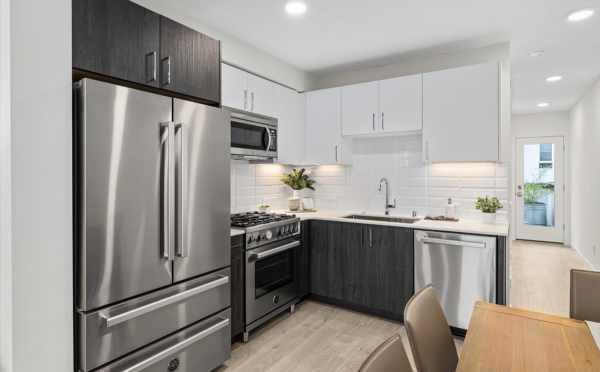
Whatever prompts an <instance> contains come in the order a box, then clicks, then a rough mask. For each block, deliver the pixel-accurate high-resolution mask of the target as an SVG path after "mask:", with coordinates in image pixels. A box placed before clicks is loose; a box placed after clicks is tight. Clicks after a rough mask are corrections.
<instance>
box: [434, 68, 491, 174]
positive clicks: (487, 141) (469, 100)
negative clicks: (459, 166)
mask: <svg viewBox="0 0 600 372" xmlns="http://www.w3.org/2000/svg"><path fill="white" fill-rule="evenodd" d="M499 77H500V75H499V65H498V63H496V62H494V63H486V64H480V65H473V66H466V67H460V68H454V69H450V70H444V71H436V72H431V73H427V74H424V75H423V152H424V160H426V161H431V162H453V161H454V162H460V161H498V160H499V141H500V139H499V130H500V129H499V126H500V110H499V103H500V100H499Z"/></svg>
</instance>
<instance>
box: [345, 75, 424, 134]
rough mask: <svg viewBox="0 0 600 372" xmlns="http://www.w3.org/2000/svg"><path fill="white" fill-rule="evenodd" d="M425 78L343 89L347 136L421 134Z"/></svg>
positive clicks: (400, 79)
mask: <svg viewBox="0 0 600 372" xmlns="http://www.w3.org/2000/svg"><path fill="white" fill-rule="evenodd" d="M422 107H423V105H422V75H420V74H419V75H410V76H402V77H399V78H394V79H388V80H382V81H374V82H370V83H363V84H356V85H349V86H345V87H343V88H342V134H343V135H344V136H357V135H367V134H368V135H373V134H375V135H376V134H388V133H403V132H414V131H418V130H421V128H422V121H421V113H422Z"/></svg>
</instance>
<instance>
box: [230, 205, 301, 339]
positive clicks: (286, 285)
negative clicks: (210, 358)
mask: <svg viewBox="0 0 600 372" xmlns="http://www.w3.org/2000/svg"><path fill="white" fill-rule="evenodd" d="M231 226H233V227H236V228H242V229H244V231H245V232H246V241H245V251H246V255H245V256H246V263H245V272H246V286H245V288H246V322H245V324H246V325H245V330H244V341H245V342H246V341H248V336H249V333H250V331H252V330H254V329H255V328H257V327H258V326H260V325H262V324H264V323H265V322H267V321H268V320H270V319H271V318H273V317H274V316H276V315H278V314H280V313H281V312H283V311H285V310H287V309H290V311H291V312H293V311H294V305H295V303H296V302H297V300H298V289H297V284H298V283H297V273H296V269H295V265H294V261H295V257H296V250H297V249H300V248H301V244H302V243H301V239H300V219H299V218H297V217H296V216H293V215H285V214H267V213H259V212H251V213H240V214H234V215H232V216H231Z"/></svg>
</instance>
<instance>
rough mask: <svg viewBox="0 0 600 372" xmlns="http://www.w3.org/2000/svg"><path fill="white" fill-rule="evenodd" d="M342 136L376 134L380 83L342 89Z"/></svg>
mask: <svg viewBox="0 0 600 372" xmlns="http://www.w3.org/2000/svg"><path fill="white" fill-rule="evenodd" d="M341 89H342V123H343V125H342V134H343V135H344V136H354V135H359V134H370V133H374V132H375V131H376V130H377V129H378V125H377V123H376V121H377V120H378V117H379V108H378V102H379V97H378V96H379V87H378V82H376V81H375V82H370V83H363V84H355V85H348V86H345V87H342V88H341Z"/></svg>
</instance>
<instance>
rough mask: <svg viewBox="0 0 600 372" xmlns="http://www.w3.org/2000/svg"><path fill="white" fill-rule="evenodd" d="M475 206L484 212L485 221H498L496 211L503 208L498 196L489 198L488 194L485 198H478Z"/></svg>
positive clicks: (491, 222)
mask: <svg viewBox="0 0 600 372" xmlns="http://www.w3.org/2000/svg"><path fill="white" fill-rule="evenodd" d="M475 208H477V209H479V210H480V211H481V212H482V216H483V218H482V219H483V223H490V224H493V223H496V211H497V210H498V209H502V203H500V200H498V198H497V197H495V196H494V197H492V198H489V197H488V196H487V195H486V197H485V198H477V202H476V203H475Z"/></svg>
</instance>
